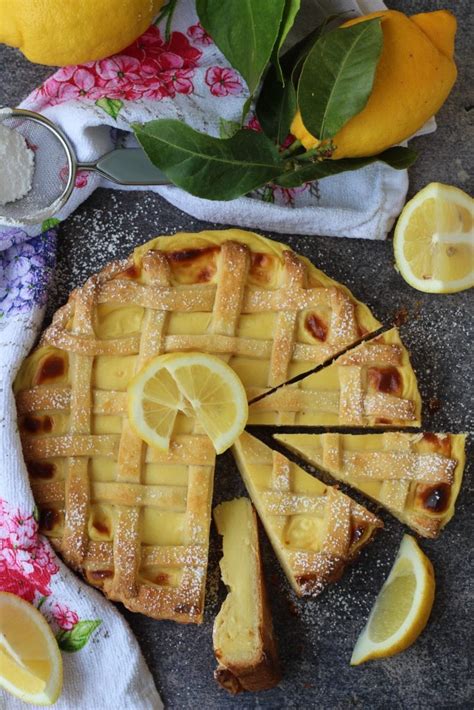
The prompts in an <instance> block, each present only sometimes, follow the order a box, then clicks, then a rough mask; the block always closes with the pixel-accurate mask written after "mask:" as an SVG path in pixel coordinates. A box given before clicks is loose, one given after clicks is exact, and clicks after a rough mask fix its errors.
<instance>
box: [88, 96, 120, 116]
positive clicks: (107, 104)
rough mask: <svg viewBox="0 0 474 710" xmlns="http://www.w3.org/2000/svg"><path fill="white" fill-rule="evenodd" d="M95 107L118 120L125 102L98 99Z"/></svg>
mask: <svg viewBox="0 0 474 710" xmlns="http://www.w3.org/2000/svg"><path fill="white" fill-rule="evenodd" d="M95 105H96V106H98V107H99V108H101V109H102V110H103V111H105V113H108V114H109V116H112V118H113V119H116V118H117V116H118V115H119V113H120V111H121V110H122V107H123V101H120V99H107V98H103V99H97V101H96V102H95Z"/></svg>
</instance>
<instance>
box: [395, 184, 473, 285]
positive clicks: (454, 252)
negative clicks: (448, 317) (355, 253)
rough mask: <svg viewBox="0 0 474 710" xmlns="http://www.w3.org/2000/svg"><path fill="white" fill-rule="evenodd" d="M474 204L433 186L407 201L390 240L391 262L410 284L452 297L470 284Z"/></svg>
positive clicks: (449, 189) (452, 189)
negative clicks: (450, 294) (392, 257)
mask: <svg viewBox="0 0 474 710" xmlns="http://www.w3.org/2000/svg"><path fill="white" fill-rule="evenodd" d="M473 217H474V200H473V199H472V197H470V196H469V195H467V194H466V193H465V192H463V191H462V190H459V188H457V187H451V186H450V185H443V184H441V183H439V182H432V183H430V184H429V185H427V186H426V187H425V188H423V190H420V192H419V193H418V194H417V195H415V197H414V198H413V199H412V200H410V201H409V202H407V204H406V205H405V207H404V208H403V210H402V213H401V215H400V217H399V219H398V223H397V226H396V229H395V236H394V240H393V248H394V253H395V261H396V264H397V267H398V270H399V271H400V273H401V275H402V276H403V278H404V279H405V281H406V282H407V283H409V284H410V286H413V288H416V289H418V291H425V292H426V293H454V292H455V291H463V290H464V289H466V288H471V287H472V286H474V227H473Z"/></svg>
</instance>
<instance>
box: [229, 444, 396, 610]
mask: <svg viewBox="0 0 474 710" xmlns="http://www.w3.org/2000/svg"><path fill="white" fill-rule="evenodd" d="M233 454H234V457H235V460H236V462H237V466H238V468H239V470H240V473H241V475H242V478H243V479H244V483H245V485H246V487H247V490H248V492H249V495H250V497H251V499H252V502H253V504H254V505H255V507H256V509H257V511H258V514H259V517H260V520H261V521H262V523H263V525H264V527H265V530H266V532H267V535H268V537H269V539H270V542H271V543H272V545H273V549H274V550H275V554H276V555H277V557H278V559H279V561H280V564H281V565H282V567H283V569H284V571H285V573H286V575H287V578H288V581H289V582H290V584H291V586H292V587H293V589H294V590H295V592H296V594H297V595H298V596H303V595H312V596H316V595H318V594H319V593H320V592H321V591H322V590H323V589H324V588H325V587H326V585H327V584H330V583H332V582H334V581H337V580H338V579H339V577H340V576H341V575H342V573H343V571H344V568H345V566H346V564H347V563H348V562H351V561H353V560H354V559H355V558H356V557H357V555H358V553H359V551H360V549H361V548H362V547H363V546H364V545H365V544H366V543H367V542H368V541H369V540H370V538H371V537H372V535H373V533H374V532H375V530H376V529H377V528H381V527H383V523H382V522H381V521H380V520H379V519H378V518H377V517H376V516H375V515H373V514H372V513H370V512H369V511H368V510H366V509H365V508H364V507H363V506H361V505H359V504H358V503H356V502H355V501H353V500H352V499H351V498H349V496H346V495H344V494H343V493H341V492H340V491H338V490H337V488H335V487H332V486H326V485H325V484H324V483H322V482H321V481H320V480H319V479H317V478H315V477H314V476H312V475H310V474H309V473H307V472H306V471H304V470H303V469H302V468H300V467H299V466H297V465H296V464H295V463H293V462H292V461H290V460H289V459H287V458H286V457H285V456H283V455H282V454H280V453H278V452H277V451H273V450H272V449H270V448H269V447H268V446H266V445H265V444H264V443H263V442H261V441H259V440H258V439H256V438H255V437H253V436H251V435H250V434H248V433H247V432H244V433H243V434H242V435H241V437H240V438H239V439H238V441H237V442H236V443H235V444H234V447H233Z"/></svg>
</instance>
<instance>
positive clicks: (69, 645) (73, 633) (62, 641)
mask: <svg viewBox="0 0 474 710" xmlns="http://www.w3.org/2000/svg"><path fill="white" fill-rule="evenodd" d="M101 623H102V622H101V621H100V620H99V619H96V620H95V621H78V622H77V624H76V625H75V626H74V627H73V628H72V629H71V630H70V631H60V632H59V633H58V634H57V635H56V641H57V642H58V646H59V648H60V649H61V651H67V652H68V653H74V652H75V651H80V650H81V648H84V646H85V645H86V643H87V642H88V641H89V639H90V637H91V634H92V633H93V632H94V631H95V630H96V628H97V627H98V626H100V625H101Z"/></svg>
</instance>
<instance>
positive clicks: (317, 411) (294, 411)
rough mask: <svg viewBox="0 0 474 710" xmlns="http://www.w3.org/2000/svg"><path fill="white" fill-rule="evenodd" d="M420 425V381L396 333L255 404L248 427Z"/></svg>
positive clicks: (372, 342) (373, 342) (368, 342)
mask: <svg viewBox="0 0 474 710" xmlns="http://www.w3.org/2000/svg"><path fill="white" fill-rule="evenodd" d="M261 394H263V392H262V393H261ZM420 420H421V398H420V394H419V392H418V386H417V382H416V376H415V373H414V372H413V368H412V366H411V364H410V358H409V355H408V351H407V349H406V348H405V346H404V345H403V343H402V341H401V340H400V336H399V334H398V331H397V329H396V328H392V330H389V331H387V332H386V333H382V335H379V336H377V337H376V338H373V339H372V340H368V341H366V342H364V343H361V344H360V345H358V346H357V347H355V348H352V349H351V350H348V351H347V352H346V353H344V354H343V355H341V356H339V357H338V358H337V360H335V361H334V362H333V363H332V364H331V365H329V366H327V367H323V368H322V369H321V370H319V371H318V372H315V373H313V374H311V375H308V376H307V377H305V378H303V379H301V380H299V381H298V382H296V383H294V384H290V385H285V386H283V387H280V388H279V389H277V390H275V392H272V393H271V394H269V395H268V396H266V397H263V398H262V399H260V400H258V401H256V402H254V403H253V404H252V405H251V406H250V408H249V419H248V423H249V424H273V425H277V426H278V425H286V426H288V425H290V426H291V425H293V424H294V425H301V426H358V427H366V426H374V427H378V426H385V427H387V426H390V427H392V426H411V427H415V426H420V423H421V422H420Z"/></svg>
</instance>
